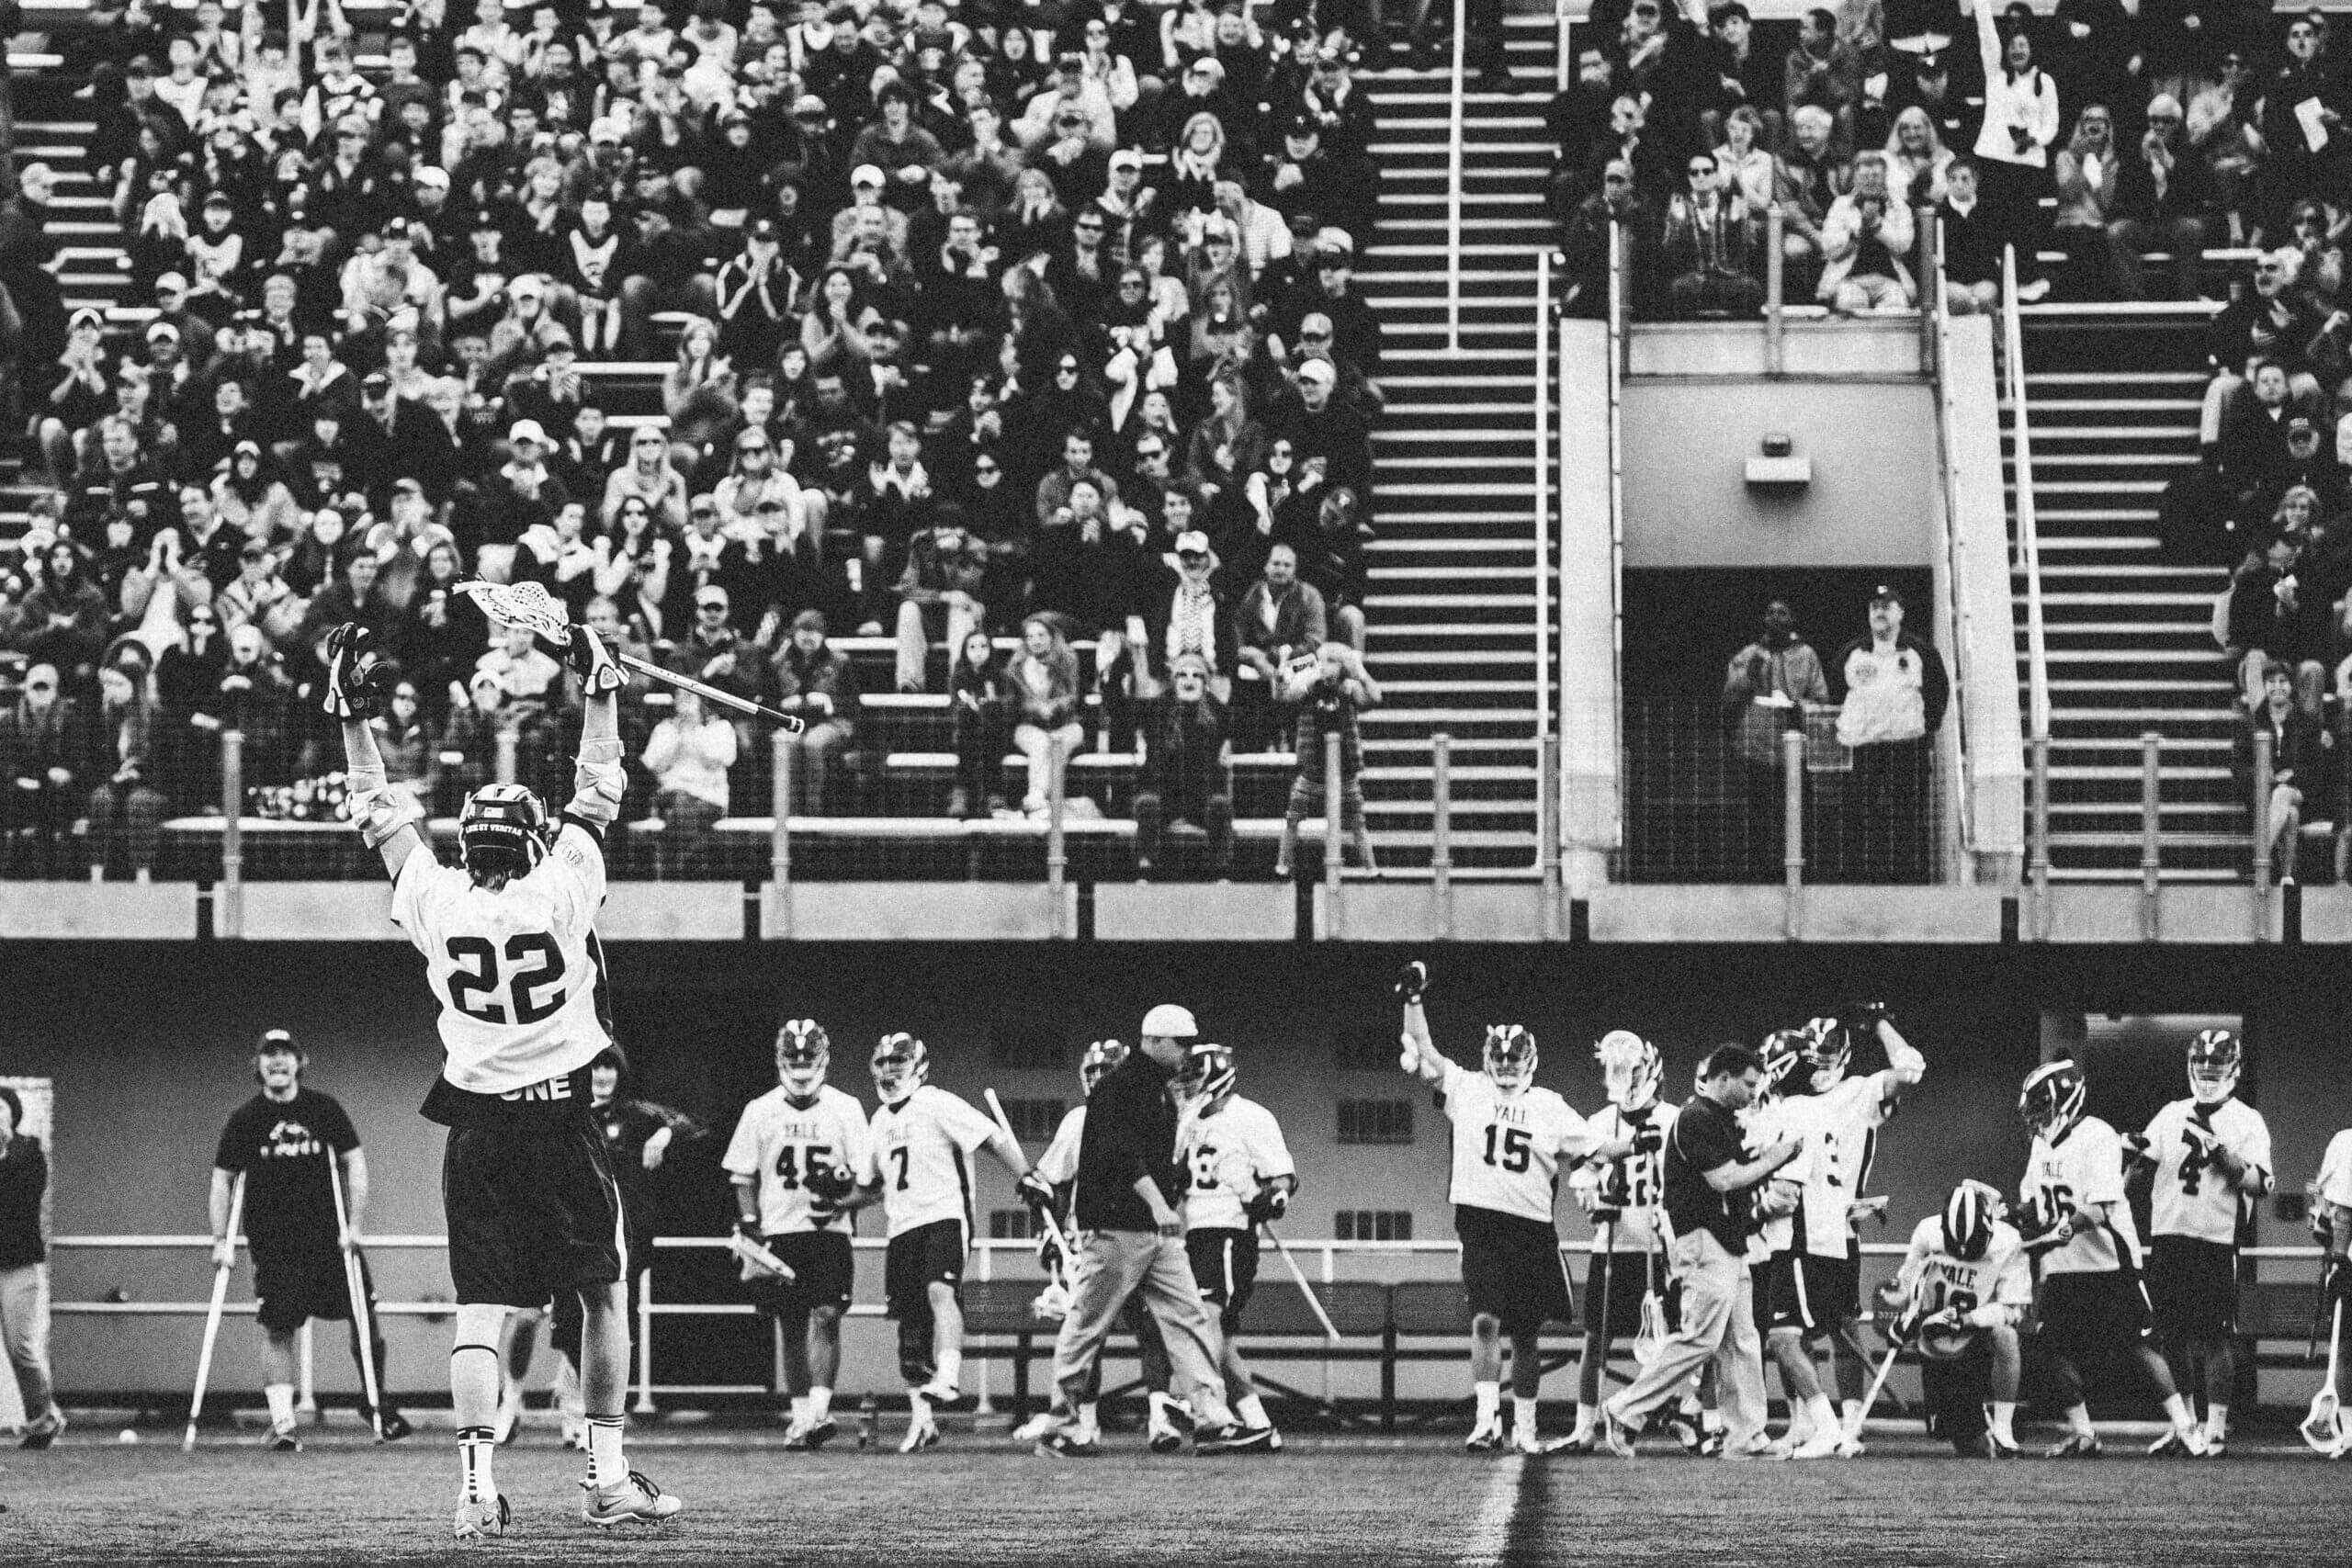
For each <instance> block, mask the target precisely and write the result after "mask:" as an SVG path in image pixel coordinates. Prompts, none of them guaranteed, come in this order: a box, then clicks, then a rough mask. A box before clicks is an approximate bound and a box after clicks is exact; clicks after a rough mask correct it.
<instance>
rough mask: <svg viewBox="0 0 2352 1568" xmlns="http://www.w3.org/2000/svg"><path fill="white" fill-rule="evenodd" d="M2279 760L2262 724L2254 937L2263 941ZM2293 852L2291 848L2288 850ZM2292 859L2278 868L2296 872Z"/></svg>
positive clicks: (2257, 742)
mask: <svg viewBox="0 0 2352 1568" xmlns="http://www.w3.org/2000/svg"><path fill="white" fill-rule="evenodd" d="M2276 765H2277V759H2276V758H2275V757H2274V756H2272V754H2271V734H2270V731H2269V730H2268V729H2267V728H2263V727H2262V726H2260V725H2256V727H2255V731H2254V909H2255V915H2254V931H2255V935H2254V940H2255V941H2256V942H2260V941H2262V940H2264V939H2265V938H2266V937H2267V936H2268V935H2269V933H2270V919H2269V903H2270V850H2271V843H2270V832H2271V822H2270V789H2271V782H2272V778H2273V776H2274V775H2273V769H2274V768H2275V767H2276ZM2291 853H2292V852H2291V851H2290V854H2291ZM2294 870H2295V863H2294V862H2293V861H2292V860H2290V861H2288V863H2286V864H2285V865H2284V866H2281V867H2280V868H2279V874H2280V875H2282V876H2291V875H2292V874H2294Z"/></svg>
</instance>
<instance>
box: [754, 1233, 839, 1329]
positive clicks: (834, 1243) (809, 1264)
mask: <svg viewBox="0 0 2352 1568" xmlns="http://www.w3.org/2000/svg"><path fill="white" fill-rule="evenodd" d="M764 1239H765V1240H766V1242H767V1244H768V1250H769V1251H770V1252H773V1253H775V1256H776V1261H777V1262H779V1263H781V1264H783V1265H784V1266H785V1267H786V1268H787V1269H791V1270H792V1278H791V1280H766V1279H762V1280H751V1281H750V1282H748V1283H747V1284H745V1285H744V1287H743V1288H744V1289H745V1290H746V1291H748V1292H751V1296H752V1305H754V1306H756V1307H758V1308H759V1309H760V1310H761V1311H762V1312H763V1313H780V1312H792V1313H803V1312H809V1311H810V1310H812V1309H814V1308H817V1307H822V1306H829V1307H838V1308H840V1309H841V1310H842V1311H843V1312H847V1311H848V1310H849V1293H850V1287H851V1286H852V1285H853V1284H854V1283H855V1282H856V1278H857V1262H856V1259H855V1258H854V1255H853V1254H852V1253H851V1251H850V1245H849V1233H848V1232H847V1231H834V1230H823V1231H793V1232H790V1233H788V1234H786V1235H772V1236H768V1237H765V1238H764Z"/></svg>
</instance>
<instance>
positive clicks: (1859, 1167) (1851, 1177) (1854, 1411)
mask: <svg viewBox="0 0 2352 1568" xmlns="http://www.w3.org/2000/svg"><path fill="white" fill-rule="evenodd" d="M1799 1036H1800V1043H1799V1047H1798V1051H1799V1055H1801V1056H1802V1057H1803V1065H1802V1066H1800V1067H1799V1068H1798V1069H1797V1071H1796V1072H1795V1074H1794V1075H1793V1076H1792V1077H1791V1079H1790V1080H1789V1082H1788V1084H1787V1086H1786V1089H1785V1091H1784V1092H1783V1094H1782V1095H1781V1100H1780V1102H1779V1105H1780V1109H1779V1118H1780V1127H1781V1135H1783V1136H1786V1137H1800V1138H1803V1139H1804V1144H1805V1148H1806V1157H1805V1160H1804V1167H1803V1171H1804V1174H1803V1179H1802V1182H1801V1185H1800V1187H1799V1190H1798V1194H1797V1202H1798V1208H1797V1220H1796V1225H1795V1233H1796V1234H1795V1241H1796V1245H1795V1246H1794V1247H1792V1249H1791V1250H1790V1251H1789V1253H1788V1254H1787V1255H1786V1256H1787V1258H1788V1261H1787V1262H1786V1263H1785V1264H1784V1265H1782V1266H1781V1267H1780V1268H1778V1269H1775V1271H1774V1273H1773V1275H1772V1293H1771V1296H1770V1300H1769V1302H1768V1308H1769V1330H1768V1332H1769V1335H1770V1338H1771V1340H1772V1342H1773V1344H1774V1355H1775V1358H1776V1359H1779V1360H1780V1361H1781V1363H1782V1365H1783V1366H1784V1367H1785V1366H1786V1364H1787V1363H1788V1361H1789V1359H1791V1358H1792V1357H1798V1356H1802V1357H1803V1358H1804V1359H1806V1360H1807V1361H1808V1362H1810V1361H1811V1359H1812V1357H1813V1350H1812V1346H1813V1344H1814V1343H1815V1341H1817V1340H1826V1342H1827V1344H1828V1346H1829V1348H1830V1351H1831V1355H1832V1359H1833V1362H1834V1371H1835V1375H1836V1377H1837V1387H1838V1403H1839V1404H1840V1406H1841V1409H1840V1410H1839V1412H1838V1415H1839V1422H1838V1431H1839V1432H1840V1434H1843V1433H1846V1432H1849V1431H1853V1430H1859V1428H1860V1424H1861V1418H1862V1409H1861V1403H1862V1393H1863V1390H1864V1389H1865V1387H1866V1386H1867V1385H1868V1383H1869V1380H1870V1355H1869V1353H1868V1352H1867V1351H1866V1350H1865V1349H1864V1348H1862V1342H1861V1312H1862V1299H1861V1241H1860V1237H1858V1236H1857V1235H1855V1234H1854V1221H1855V1219H1856V1218H1857V1217H1858V1216H1859V1215H1860V1214H1861V1213H1866V1212H1869V1211H1868V1208H1867V1206H1866V1204H1865V1202H1864V1198H1863V1191H1862V1189H1863V1186H1864V1184H1865V1183H1866V1182H1867V1181H1868V1180H1869V1179H1870V1168H1871V1158H1872V1156H1874V1154H1875V1153H1876V1147H1877V1139H1878V1130H1879V1128H1881V1127H1882V1126H1884V1125H1885V1124H1886V1122H1887V1120H1888V1119H1889V1118H1890V1117H1892V1116H1893V1115H1894V1111H1895V1108H1896V1106H1897V1105H1898V1104H1899V1103H1900V1102H1901V1100H1902V1099H1903V1096H1904V1095H1905V1093H1906V1092H1908V1091H1909V1090H1910V1089H1912V1087H1913V1086H1915V1085H1917V1083H1918V1082H1919V1080H1920V1079H1921V1078H1923V1077H1926V1076H1927V1070H1928V1064H1927V1059H1926V1058H1925V1057H1923V1056H1921V1055H1919V1053H1918V1052H1917V1050H1915V1049H1914V1048H1913V1047H1912V1045H1911V1043H1910V1042H1909V1041H1907V1040H1905V1038H1904V1037H1903V1035H1902V1033H1901V1032H1900V1031H1898V1030H1897V1029H1896V1028H1895V1027H1894V1024H1892V1023H1890V1022H1888V1021H1887V1018H1886V1011H1885V1009H1884V1008H1883V1007H1881V1006H1880V1005H1879V1004H1877V1003H1875V1002H1857V1003H1854V1004H1853V1005H1852V1006H1850V1007H1849V1008H1848V1009H1846V1010H1845V1011H1843V1012H1842V1013H1840V1014H1839V1015H1838V1017H1835V1018H1816V1019H1814V1020H1812V1021H1810V1022H1808V1023H1807V1024H1806V1025H1805V1026H1804V1029H1803V1030H1802V1031H1800V1032H1799ZM1865 1038H1866V1039H1869V1040H1870V1041H1871V1042H1873V1043H1875V1044H1877V1045H1878V1046H1879V1047H1880V1048H1881V1049H1882V1050H1883V1052H1884V1053H1885V1055H1886V1063H1887V1065H1886V1066H1884V1067H1883V1068H1881V1069H1880V1070H1879V1071H1877V1072H1874V1073H1868V1074H1864V1075H1862V1076H1860V1077H1848V1076H1847V1073H1846V1069H1847V1066H1848V1065H1849V1063H1850V1062H1851V1061H1852V1059H1853V1054H1854V1046H1855V1044H1856V1043H1857V1041H1858V1040H1860V1039H1865ZM1815 1414H1816V1415H1817V1414H1818V1410H1817V1407H1816V1409H1815ZM1814 1425H1815V1426H1818V1425H1819V1423H1818V1422H1815V1423H1814ZM1860 1451H1861V1444H1860V1441H1859V1440H1858V1439H1855V1438H1842V1437H1841V1441H1840V1444H1839V1447H1838V1453H1839V1454H1840V1455H1841V1456H1842V1457H1846V1458H1852V1457H1853V1456H1855V1455H1857V1454H1859V1453H1860Z"/></svg>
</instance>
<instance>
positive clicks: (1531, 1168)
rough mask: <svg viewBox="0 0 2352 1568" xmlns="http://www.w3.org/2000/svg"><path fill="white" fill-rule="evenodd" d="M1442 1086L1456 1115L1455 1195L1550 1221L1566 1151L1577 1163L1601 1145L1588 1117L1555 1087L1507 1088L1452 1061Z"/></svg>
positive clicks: (1467, 1202) (1459, 1200)
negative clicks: (1573, 1108) (1570, 1105)
mask: <svg viewBox="0 0 2352 1568" xmlns="http://www.w3.org/2000/svg"><path fill="white" fill-rule="evenodd" d="M1438 1094H1439V1096H1440V1097H1441V1098H1442V1100H1443V1101H1444V1104H1445V1113H1446V1115H1447V1117H1448V1118H1450V1119H1451V1120H1452V1121H1453V1187H1452V1192H1451V1197H1452V1201H1453V1202H1454V1203H1455V1204H1456V1205H1458V1206H1462V1207H1466V1208H1472V1209H1491V1210H1493V1211H1494V1212H1495V1213H1498V1214H1516V1215H1518V1216H1519V1217H1520V1218H1521V1219H1525V1220H1536V1221H1539V1222H1541V1223H1542V1224H1547V1225H1548V1224H1551V1223H1552V1204H1553V1200H1554V1197H1555V1193H1556V1192H1557V1190H1558V1188H1559V1180H1560V1159H1561V1156H1563V1155H1565V1156H1567V1157H1568V1160H1569V1162H1570V1163H1571V1164H1573V1163H1575V1161H1577V1160H1578V1159H1581V1158H1583V1157H1584V1156H1586V1155H1588V1154H1589V1153H1591V1152H1592V1151H1593V1150H1594V1149H1596V1148H1599V1147H1600V1143H1601V1140H1600V1139H1599V1138H1597V1137H1595V1136H1594V1135H1593V1134H1592V1131H1591V1129H1589V1127H1587V1126H1586V1125H1585V1120H1584V1118H1583V1117H1581V1116H1579V1115H1577V1113H1576V1112H1575V1111H1571V1110H1570V1109H1569V1108H1568V1102H1567V1101H1566V1100H1562V1099H1561V1098H1560V1097H1559V1096H1558V1095H1556V1094H1555V1093H1553V1092H1552V1091H1551V1090H1550V1089H1537V1088H1535V1087H1534V1086H1533V1085H1530V1086H1529V1087H1527V1088H1526V1089H1521V1090H1520V1091H1519V1092H1518V1093H1517V1094H1510V1095H1506V1094H1504V1093H1503V1092H1502V1091H1501V1090H1500V1089H1497V1088H1496V1087H1495V1080H1494V1079H1492V1078H1490V1077H1487V1075H1486V1074H1484V1073H1473V1072H1465V1071H1464V1069H1463V1068H1461V1067H1460V1066H1456V1065H1455V1064H1453V1063H1452V1062H1448V1063H1446V1065H1445V1073H1444V1076H1443V1077H1441V1078H1439V1079H1438Z"/></svg>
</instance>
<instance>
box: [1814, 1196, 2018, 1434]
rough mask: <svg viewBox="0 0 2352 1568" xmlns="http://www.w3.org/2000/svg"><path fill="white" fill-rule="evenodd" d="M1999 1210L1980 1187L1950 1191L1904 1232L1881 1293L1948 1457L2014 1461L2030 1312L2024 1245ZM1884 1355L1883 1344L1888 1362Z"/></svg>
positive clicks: (1994, 1198) (1998, 1199) (1998, 1204)
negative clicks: (1913, 1352)
mask: <svg viewBox="0 0 2352 1568" xmlns="http://www.w3.org/2000/svg"><path fill="white" fill-rule="evenodd" d="M2003 1207H2004V1205H2003V1204H2002V1202H2001V1196H2000V1194H1999V1193H1998V1192H1996V1191H1995V1190H1993V1189H1992V1188H1991V1187H1988V1186H1986V1185H1985V1183H1984V1182H1981V1181H1963V1182H1962V1183H1961V1184H1960V1185H1959V1186H1957V1187H1955V1188H1953V1189H1952V1190H1951V1197H1949V1198H1947V1199H1945V1200H1944V1208H1943V1213H1940V1214H1930V1215H1929V1216H1928V1217H1927V1218H1926V1219H1924V1220H1921V1221H1920V1222H1919V1223H1918V1224H1917V1226H1915V1227H1914V1228H1913V1230H1912V1232H1911V1246H1910V1249H1909V1250H1908V1251H1907V1252H1905V1254H1904V1258H1903V1266H1902V1268H1901V1269H1899V1270H1897V1272H1896V1274H1895V1277H1894V1280H1892V1281H1891V1282H1890V1283H1889V1284H1888V1285H1887V1286H1886V1287H1885V1288H1884V1290H1885V1293H1886V1294H1887V1295H1888V1296H1889V1297H1891V1298H1892V1299H1893V1300H1894V1302H1895V1303H1898V1307H1897V1311H1898V1315H1897V1317H1896V1319H1895V1322H1894V1329H1893V1330H1892V1332H1891V1335H1890V1337H1891V1338H1893V1339H1894V1342H1895V1346H1898V1347H1899V1346H1900V1345H1901V1344H1903V1343H1904V1342H1905V1341H1906V1340H1913V1339H1916V1340H1917V1341H1918V1344H1919V1359H1920V1368H1919V1377H1920V1382H1921V1386H1922V1388H1923V1391H1924V1392H1925V1393H1926V1396H1927V1404H1928V1409H1929V1410H1931V1411H1933V1412H1935V1413H1936V1416H1937V1419H1936V1431H1937V1434H1938V1435H1939V1436H1940V1437H1943V1438H1947V1439H1949V1440H1950V1441H1951V1446H1952V1449H1953V1450H1954V1451H1955V1452H1957V1453H1962V1454H1971V1455H1974V1456H1976V1457H1978V1458H1982V1459H1996V1460H1999V1459H2015V1458H2017V1457H2018V1439H2017V1433H2016V1431H2015V1430H2014V1428H2013V1427H2012V1426H2011V1423H2012V1422H2014V1421H2015V1420H2016V1418H2017V1409H2018V1376H2019V1371H2020V1366H2021V1360H2020V1355H2021V1353H2020V1350H2019V1348H2018V1325H2019V1324H2021V1323H2023V1322H2024V1321H2025V1316H2026V1314H2027V1313H2028V1312H2030V1310H2031V1309H2032V1307H2033V1271H2032V1268H2031V1266H2030V1264H2029V1263H2028V1262H2027V1260H2026V1254H2025V1243H2024V1240H2023V1239H2022V1238H2021V1237H2019V1236H2018V1233H2017V1230H2016V1228H2015V1227H2013V1226H2011V1225H2010V1224H2007V1222H2006V1221H2005V1220H2004V1219H2003V1218H2002V1211H2003ZM1887 1356H1888V1359H1889V1361H1892V1360H1893V1359H1894V1347H1890V1348H1889V1349H1888V1352H1887ZM1880 1386H1883V1381H1882V1384H1881V1385H1880ZM1873 1393H1875V1389H1873ZM1988 1396H1989V1397H1988ZM1988 1411H1989V1419H1988V1417H1987V1413H1988ZM1863 1414H1864V1415H1865V1416H1867V1415H1868V1414H1869V1406H1868V1402H1867V1401H1865V1402H1864V1406H1863ZM1855 1426H1856V1427H1859V1426H1860V1423H1859V1422H1857V1423H1855Z"/></svg>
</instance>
